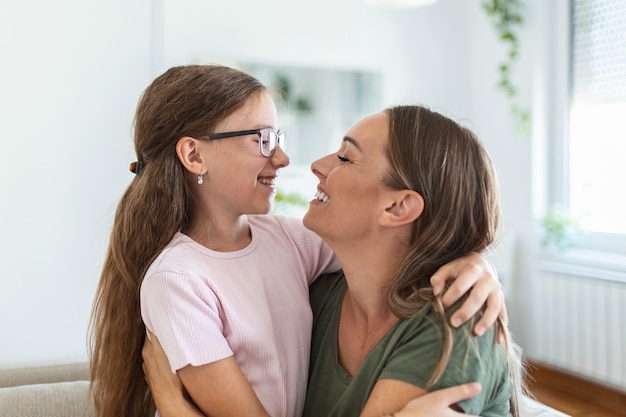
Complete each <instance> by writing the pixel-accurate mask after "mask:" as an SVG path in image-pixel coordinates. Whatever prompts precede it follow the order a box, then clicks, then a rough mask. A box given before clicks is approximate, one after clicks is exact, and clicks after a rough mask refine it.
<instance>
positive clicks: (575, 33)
mask: <svg viewBox="0 0 626 417" xmlns="http://www.w3.org/2000/svg"><path fill="white" fill-rule="evenodd" d="M569 36H570V42H569V45H570V51H569V52H570V55H569V58H570V59H569V69H570V79H569V84H570V85H569V105H568V106H567V107H568V109H569V113H568V116H567V119H568V121H567V123H566V126H567V127H566V132H565V143H564V144H563V145H564V146H563V148H564V149H562V151H563V155H564V159H565V160H564V161H562V164H560V165H561V166H562V167H563V170H564V171H565V172H564V175H563V178H564V181H562V188H563V190H561V192H560V193H558V195H559V196H560V197H559V198H558V199H560V200H562V201H556V202H557V203H561V204H562V205H563V206H565V207H566V208H567V209H568V211H569V213H570V214H571V215H573V216H574V217H576V218H577V219H578V220H579V222H580V224H581V226H582V229H583V230H584V232H585V233H583V235H582V236H580V237H579V238H578V239H577V240H576V245H577V246H582V247H587V248H593V249H602V250H608V251H611V252H618V253H622V254H626V1H624V0H571V3H570V34H569ZM553 202H554V201H553Z"/></svg>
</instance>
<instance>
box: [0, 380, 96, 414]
mask: <svg viewBox="0 0 626 417" xmlns="http://www.w3.org/2000/svg"><path fill="white" fill-rule="evenodd" d="M94 415H95V414H94V409H93V401H92V400H91V399H90V396H89V381H70V382H54V383H49V384H34V385H20V386H15V387H8V388H0V416H11V417H93V416H94Z"/></svg>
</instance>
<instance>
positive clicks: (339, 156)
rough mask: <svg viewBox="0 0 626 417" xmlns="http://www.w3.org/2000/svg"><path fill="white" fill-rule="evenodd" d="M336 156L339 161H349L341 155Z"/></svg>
mask: <svg viewBox="0 0 626 417" xmlns="http://www.w3.org/2000/svg"><path fill="white" fill-rule="evenodd" d="M337 158H339V160H340V161H341V162H350V160H349V159H348V158H346V157H345V156H343V155H337Z"/></svg>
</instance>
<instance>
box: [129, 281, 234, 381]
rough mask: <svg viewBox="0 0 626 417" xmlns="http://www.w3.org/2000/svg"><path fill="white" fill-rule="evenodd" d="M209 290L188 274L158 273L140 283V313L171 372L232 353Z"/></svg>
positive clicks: (218, 305)
mask: <svg viewBox="0 0 626 417" xmlns="http://www.w3.org/2000/svg"><path fill="white" fill-rule="evenodd" d="M220 311H221V306H220V303H219V299H218V297H217V296H216V294H215V293H214V292H213V290H212V289H211V288H210V287H208V286H207V285H206V284H203V283H201V282H199V281H198V280H195V279H194V278H193V277H190V276H188V275H184V274H179V273H174V272H159V273H156V274H153V275H150V276H148V277H146V278H145V279H144V281H143V284H142V286H141V316H142V318H143V320H144V323H145V324H146V327H147V328H148V329H149V330H150V331H151V332H152V333H154V335H155V336H156V337H157V338H158V339H159V342H160V343H161V346H163V350H164V351H165V354H166V355H167V357H168V359H169V361H170V365H171V367H172V371H177V370H178V369H181V368H183V367H185V366H187V365H194V366H199V365H204V364H207V363H211V362H215V361H218V360H220V359H224V358H226V357H229V356H232V355H233V352H232V350H231V348H230V346H229V344H228V342H227V341H226V339H225V337H224V335H223V331H224V329H223V324H222V320H221V319H220Z"/></svg>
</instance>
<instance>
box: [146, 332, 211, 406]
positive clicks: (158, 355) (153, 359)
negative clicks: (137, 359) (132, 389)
mask: <svg viewBox="0 0 626 417" xmlns="http://www.w3.org/2000/svg"><path fill="white" fill-rule="evenodd" d="M141 355H142V357H143V373H144V376H145V379H146V382H147V383H148V385H149V386H150V391H151V392H152V397H153V398H154V402H155V404H156V406H157V410H159V413H160V414H161V415H162V416H163V417H170V416H180V417H203V416H204V414H202V413H201V412H200V411H199V410H198V409H197V408H196V407H195V406H194V405H193V403H192V402H191V401H190V400H188V399H187V396H186V392H185V388H184V387H183V383H182V382H181V380H180V378H178V375H176V374H175V373H173V372H172V371H171V367H170V362H169V360H168V359H167V356H166V355H165V352H164V351H163V348H162V347H161V344H160V343H159V340H158V339H157V338H156V336H155V335H153V334H152V333H150V332H148V337H146V340H145V342H144V344H143V349H142V351H141Z"/></svg>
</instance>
